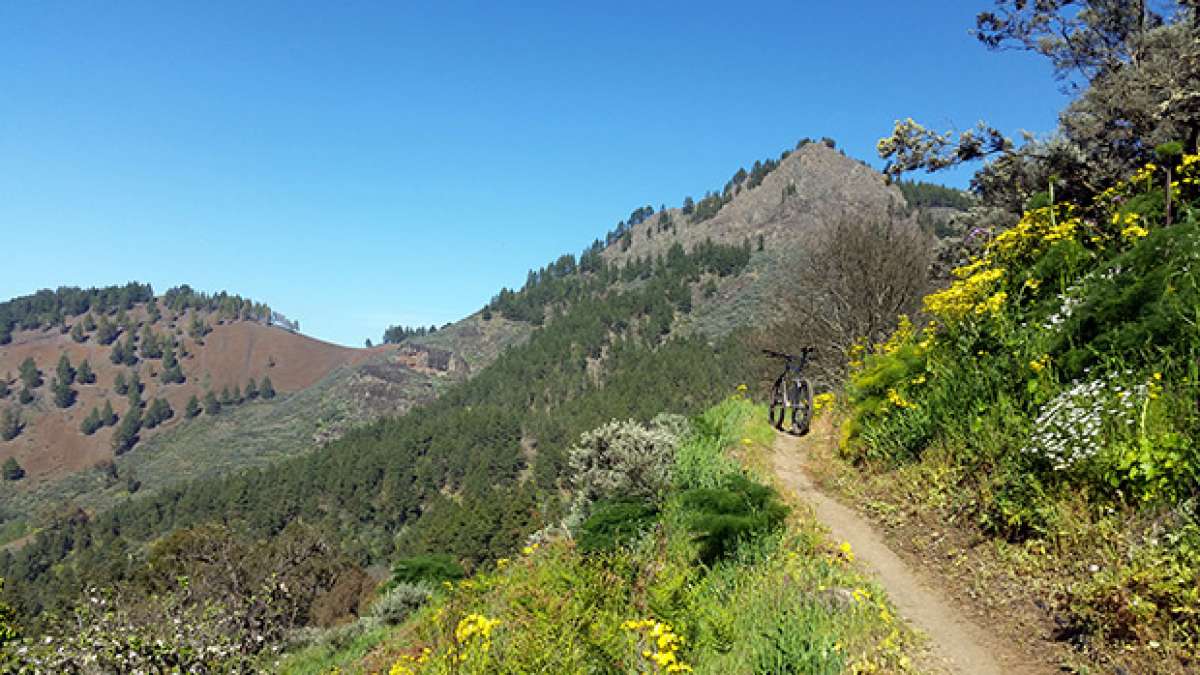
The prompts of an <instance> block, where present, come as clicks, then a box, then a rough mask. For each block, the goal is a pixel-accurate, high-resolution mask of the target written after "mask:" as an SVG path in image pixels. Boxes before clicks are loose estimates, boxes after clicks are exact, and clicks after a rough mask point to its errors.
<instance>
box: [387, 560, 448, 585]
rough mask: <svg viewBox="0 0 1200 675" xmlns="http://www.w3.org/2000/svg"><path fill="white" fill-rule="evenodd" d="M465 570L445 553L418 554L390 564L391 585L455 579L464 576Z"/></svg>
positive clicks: (436, 582) (434, 582) (435, 582)
mask: <svg viewBox="0 0 1200 675" xmlns="http://www.w3.org/2000/svg"><path fill="white" fill-rule="evenodd" d="M466 574H467V573H466V571H465V570H464V569H463V568H462V565H459V564H458V563H457V562H455V561H454V558H451V557H450V556H448V555H445V554H433V555H418V556H408V557H404V558H400V559H399V560H397V561H396V562H395V563H393V564H392V579H391V582H390V586H391V587H395V586H396V585H398V584H421V583H433V584H438V583H441V582H443V581H457V580H459V579H461V578H463V577H464V576H466Z"/></svg>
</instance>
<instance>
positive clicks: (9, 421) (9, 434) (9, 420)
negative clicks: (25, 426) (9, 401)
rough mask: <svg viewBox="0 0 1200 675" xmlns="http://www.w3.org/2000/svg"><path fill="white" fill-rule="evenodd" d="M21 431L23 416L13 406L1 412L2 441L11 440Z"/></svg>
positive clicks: (0, 434)
mask: <svg viewBox="0 0 1200 675" xmlns="http://www.w3.org/2000/svg"><path fill="white" fill-rule="evenodd" d="M19 433H21V418H20V416H18V415H17V413H15V412H13V410H12V408H5V409H4V412H2V413H0V441H11V440H12V439H14V438H16V437H17V434H19Z"/></svg>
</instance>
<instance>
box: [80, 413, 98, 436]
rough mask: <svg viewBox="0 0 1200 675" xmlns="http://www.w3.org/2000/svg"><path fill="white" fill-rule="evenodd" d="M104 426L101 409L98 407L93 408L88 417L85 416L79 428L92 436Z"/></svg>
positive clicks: (86, 434)
mask: <svg viewBox="0 0 1200 675" xmlns="http://www.w3.org/2000/svg"><path fill="white" fill-rule="evenodd" d="M102 426H104V420H102V419H100V411H99V410H97V409H96V408H92V411H91V412H90V413H88V416H87V417H85V418H84V420H83V423H82V424H80V425H79V430H80V431H82V432H83V433H84V435H85V436H91V435H92V434H94V433H96V430H97V429H99V428H100V427H102Z"/></svg>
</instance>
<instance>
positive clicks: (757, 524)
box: [681, 474, 788, 565]
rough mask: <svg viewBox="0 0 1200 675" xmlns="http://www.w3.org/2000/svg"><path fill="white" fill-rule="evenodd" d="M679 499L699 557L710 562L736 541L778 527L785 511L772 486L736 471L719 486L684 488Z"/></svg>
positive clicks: (731, 546) (735, 543) (730, 551)
mask: <svg viewBox="0 0 1200 675" xmlns="http://www.w3.org/2000/svg"><path fill="white" fill-rule="evenodd" d="M681 503H682V505H683V507H684V509H686V511H687V512H688V518H687V520H688V526H689V528H690V529H691V531H692V533H693V535H694V538H695V541H696V542H697V543H699V545H700V550H699V555H700V559H701V560H702V561H704V562H705V563H706V564H710V565H711V564H712V563H714V562H716V561H717V560H718V559H720V558H723V557H725V556H727V555H729V554H731V553H733V551H735V550H737V547H738V544H739V543H740V542H742V541H744V540H746V539H749V538H751V537H753V536H754V535H756V534H760V533H764V532H770V531H771V530H774V529H776V528H778V527H779V526H780V525H782V524H783V521H784V519H785V518H786V517H787V514H788V507H787V506H785V505H784V504H783V503H782V502H781V501H780V500H779V495H778V493H776V492H775V489H774V488H771V487H769V486H767V485H762V484H759V483H755V482H753V481H751V480H750V479H748V478H746V477H745V476H741V475H738V474H734V475H732V476H729V477H728V478H727V479H726V481H725V484H724V486H722V487H719V488H699V489H695V490H688V491H687V492H685V493H683V495H682V496H681Z"/></svg>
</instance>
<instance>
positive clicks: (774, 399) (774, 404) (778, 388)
mask: <svg viewBox="0 0 1200 675" xmlns="http://www.w3.org/2000/svg"><path fill="white" fill-rule="evenodd" d="M786 415H787V407H786V404H785V402H784V400H783V377H780V378H779V379H777V380H775V384H774V385H773V386H772V387H771V405H770V407H769V408H767V419H768V420H769V421H770V422H771V426H773V427H775V428H776V429H778V430H780V431H783V418H784V417H785V416H786Z"/></svg>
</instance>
